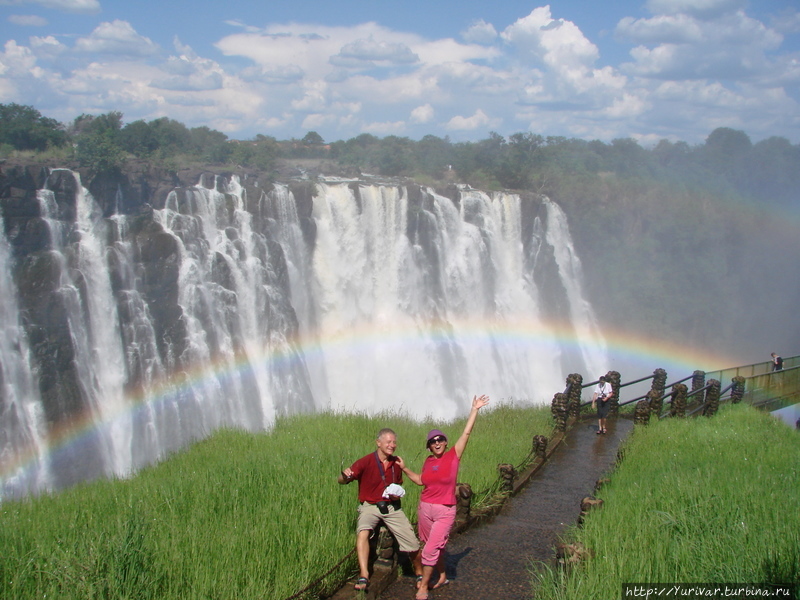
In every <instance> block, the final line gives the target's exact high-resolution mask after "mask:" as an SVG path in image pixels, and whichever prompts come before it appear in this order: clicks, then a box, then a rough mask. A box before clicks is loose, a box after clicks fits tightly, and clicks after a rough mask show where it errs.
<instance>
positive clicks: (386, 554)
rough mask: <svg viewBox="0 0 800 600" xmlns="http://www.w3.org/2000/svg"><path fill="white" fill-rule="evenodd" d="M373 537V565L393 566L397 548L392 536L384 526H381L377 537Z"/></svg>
mask: <svg viewBox="0 0 800 600" xmlns="http://www.w3.org/2000/svg"><path fill="white" fill-rule="evenodd" d="M375 537H376V538H377V539H376V542H375V564H380V565H383V566H386V567H391V566H393V565H394V561H395V558H396V554H395V548H396V547H397V542H396V541H395V539H394V536H393V535H392V534H391V532H390V531H389V530H388V529H387V528H386V527H385V526H384V525H381V526H380V527H379V528H378V535H377V536H375Z"/></svg>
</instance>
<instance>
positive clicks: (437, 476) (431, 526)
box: [398, 395, 489, 600]
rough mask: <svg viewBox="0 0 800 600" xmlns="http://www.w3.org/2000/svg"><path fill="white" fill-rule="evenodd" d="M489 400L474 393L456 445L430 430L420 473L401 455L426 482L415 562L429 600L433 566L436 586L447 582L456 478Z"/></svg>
mask: <svg viewBox="0 0 800 600" xmlns="http://www.w3.org/2000/svg"><path fill="white" fill-rule="evenodd" d="M488 403H489V397H488V396H485V395H484V396H474V397H473V398H472V409H471V410H470V413H469V417H467V424H466V425H465V426H464V431H463V432H462V433H461V437H459V438H458V441H456V443H455V446H453V447H452V448H450V450H448V449H447V436H446V435H445V434H444V433H442V432H441V431H440V430H438V429H432V430H431V431H430V432H428V437H427V440H426V443H425V446H426V447H427V448H428V450H430V452H431V455H430V456H428V458H426V459H425V462H424V464H423V465H422V472H421V473H419V474H417V473H415V472H414V471H412V470H411V469H409V468H408V467H407V466H406V465H405V463H404V462H403V459H402V458H398V461H399V463H400V468H401V469H402V471H403V473H405V474H406V475H408V478H409V479H410V480H411V481H413V482H414V483H416V484H417V485H421V486H423V490H422V495H421V496H420V500H419V507H418V508H417V519H418V521H419V523H418V529H419V538H420V541H421V542H422V544H423V547H422V551H421V552H419V553H418V554H417V560H416V565H417V567H418V570H417V572H418V573H419V566H420V565H421V567H422V568H421V571H422V575H420V576H418V578H417V593H416V600H427V599H428V594H429V589H431V586H430V582H431V576H432V575H433V571H434V568H436V569H437V571H438V572H439V579H438V581H437V582H436V584H435V585H433V586H432V588H433V589H435V588H437V587H440V586H442V585H445V584H446V583H448V581H447V574H446V572H445V564H444V549H445V546H447V540H448V539H449V537H450V530H451V529H452V528H453V524H454V523H455V520H456V480H457V478H458V466H459V464H460V462H461V457H462V456H463V455H464V450H465V449H466V447H467V442H468V441H469V436H470V434H471V433H472V428H473V427H474V426H475V420H476V419H477V418H478V411H479V410H480V409H481V408H483V407H484V406H486V405H487V404H488Z"/></svg>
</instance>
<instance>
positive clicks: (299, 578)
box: [0, 406, 552, 600]
mask: <svg viewBox="0 0 800 600" xmlns="http://www.w3.org/2000/svg"><path fill="white" fill-rule="evenodd" d="M484 411H485V414H481V415H480V417H479V418H478V423H477V425H476V427H475V430H474V433H473V435H472V440H471V441H470V445H469V447H468V449H467V452H466V454H465V457H464V460H463V463H462V472H461V477H460V478H459V479H460V480H461V481H466V482H468V483H470V484H471V485H472V487H473V489H474V490H476V491H477V492H480V491H481V490H486V489H489V488H490V487H491V486H492V483H493V481H494V480H495V478H496V477H497V471H496V467H497V464H498V463H500V462H512V463H519V462H520V461H522V460H523V459H524V457H526V456H527V455H528V454H529V452H530V449H531V440H532V437H533V436H534V435H536V434H539V433H542V434H546V435H547V434H549V432H550V429H551V427H552V424H551V420H550V414H549V408H547V407H540V408H533V409H532V408H518V407H513V406H497V407H494V409H493V410H489V411H486V409H484ZM463 425H464V421H463V420H461V421H457V422H454V423H451V424H447V425H443V424H442V423H433V422H422V423H420V422H416V421H414V420H412V419H410V418H406V417H404V416H402V415H393V414H386V415H383V416H381V417H366V416H363V415H352V414H348V415H345V414H334V413H328V414H321V415H310V416H297V417H291V418H285V419H281V420H280V421H279V422H278V423H277V424H276V426H275V428H274V429H273V430H272V431H271V432H269V433H264V434H250V433H244V432H241V431H230V430H226V431H220V432H217V433H216V434H215V435H213V436H212V437H211V438H209V439H207V440H204V441H202V442H199V443H197V444H195V445H193V446H192V447H191V448H189V449H187V450H185V451H183V452H181V453H178V454H176V455H174V456H172V457H171V458H169V459H168V460H166V461H164V462H163V463H161V464H159V465H156V466H153V467H150V468H147V469H145V470H143V471H141V472H140V473H138V474H137V475H136V476H135V477H133V478H131V479H129V480H123V481H96V482H93V483H90V484H85V485H81V486H78V487H75V488H73V489H70V490H67V491H64V492H62V493H59V494H57V495H52V496H47V495H46V496H40V497H37V498H31V499H27V500H24V501H7V502H4V503H3V504H2V505H0V597H2V598H4V599H23V598H25V599H27V598H59V599H61V598H64V599H72V598H74V599H81V600H85V599H92V598H103V599H110V598H124V599H151V598H152V599H159V600H161V599H173V598H180V599H195V598H197V599H200V598H203V599H209V598H211V599H215V598H219V599H223V598H224V599H228V598H259V599H264V600H270V599H272V600H281V599H284V598H287V597H289V596H292V595H293V594H295V593H296V592H298V591H299V590H301V589H303V588H304V587H305V586H307V585H308V584H309V583H310V582H312V581H315V580H317V579H319V578H320V577H321V576H322V575H323V574H325V573H327V572H328V571H331V569H333V568H334V567H335V566H336V565H337V564H338V563H340V562H341V561H342V559H343V558H344V557H347V556H348V555H349V554H350V553H351V550H352V548H353V544H354V524H355V517H356V504H357V500H356V484H352V485H349V486H340V485H338V484H337V483H336V478H337V476H338V474H339V471H340V470H341V469H342V468H344V467H345V466H349V465H350V464H351V463H352V462H354V461H355V460H356V459H357V458H360V457H361V456H363V455H364V454H367V453H368V452H370V451H372V450H373V449H374V448H375V445H374V439H375V435H376V433H377V431H378V430H379V429H380V428H381V427H384V426H390V427H392V428H393V429H395V431H396V432H397V435H398V454H400V455H401V456H403V457H404V458H405V460H406V461H407V463H408V464H409V466H411V467H412V468H415V469H416V470H419V468H420V467H421V463H422V460H423V458H424V455H425V450H424V443H425V435H426V433H427V431H428V429H430V428H431V427H434V426H436V427H439V428H442V429H443V430H445V431H446V432H447V433H448V435H449V436H450V438H451V440H455V438H456V437H457V436H458V434H460V432H461V429H462V428H463ZM405 487H406V489H407V490H408V495H407V499H406V500H405V502H404V505H405V508H406V510H407V512H408V513H409V516H410V517H411V518H412V519H413V518H414V517H415V514H416V503H417V500H418V498H419V488H418V487H417V486H415V485H413V484H411V483H410V482H408V481H406V485H405ZM354 564H355V559H354V557H352V558H351V559H349V560H348V561H345V562H344V564H342V565H341V566H340V567H339V568H338V569H333V572H332V573H331V574H330V576H329V577H328V578H327V579H326V580H325V581H323V583H322V584H321V586H320V587H318V588H316V590H317V591H318V590H319V589H325V588H328V589H333V588H334V587H335V586H336V585H337V584H339V583H341V581H342V580H343V579H344V578H345V577H346V576H347V575H349V574H350V571H351V570H352V568H353V566H354ZM309 596H312V594H309Z"/></svg>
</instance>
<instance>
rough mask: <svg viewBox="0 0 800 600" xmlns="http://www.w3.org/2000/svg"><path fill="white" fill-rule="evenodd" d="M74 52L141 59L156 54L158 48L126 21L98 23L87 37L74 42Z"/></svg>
mask: <svg viewBox="0 0 800 600" xmlns="http://www.w3.org/2000/svg"><path fill="white" fill-rule="evenodd" d="M75 50H76V51H77V52H86V53H91V54H119V55H125V56H138V57H143V56H149V55H153V54H155V53H156V52H158V46H157V45H156V44H155V43H153V42H152V41H151V40H150V39H148V38H146V37H144V36H142V35H139V34H138V33H137V32H136V30H135V29H134V28H133V27H131V24H130V23H128V22H127V21H120V20H115V21H112V22H111V23H108V22H105V23H100V25H98V26H97V27H96V28H95V30H94V31H92V33H91V34H90V35H89V36H88V37H83V38H79V39H78V40H77V42H75Z"/></svg>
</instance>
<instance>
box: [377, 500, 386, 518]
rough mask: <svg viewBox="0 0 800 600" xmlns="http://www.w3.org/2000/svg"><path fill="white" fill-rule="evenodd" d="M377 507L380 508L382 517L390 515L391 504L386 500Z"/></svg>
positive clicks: (378, 503)
mask: <svg viewBox="0 0 800 600" xmlns="http://www.w3.org/2000/svg"><path fill="white" fill-rule="evenodd" d="M375 506H377V507H378V510H379V511H380V512H381V514H382V515H388V514H389V503H388V502H387V501H386V500H381V501H380V502H376V503H375Z"/></svg>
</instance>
